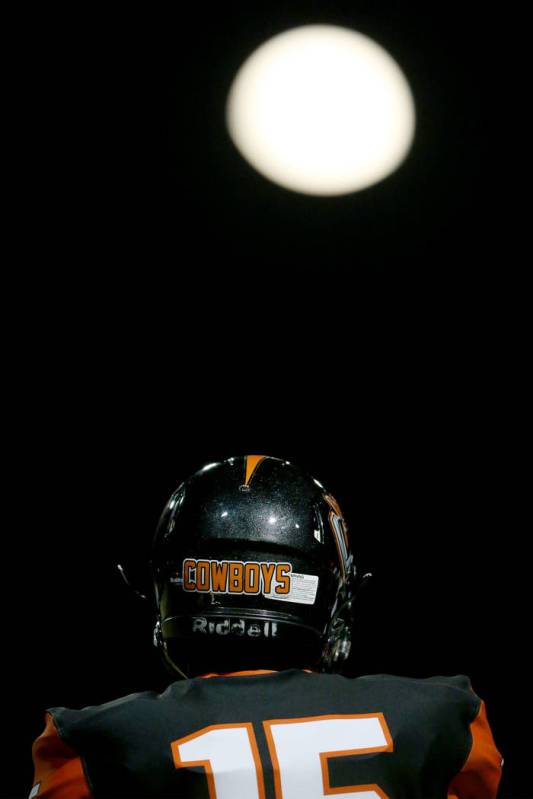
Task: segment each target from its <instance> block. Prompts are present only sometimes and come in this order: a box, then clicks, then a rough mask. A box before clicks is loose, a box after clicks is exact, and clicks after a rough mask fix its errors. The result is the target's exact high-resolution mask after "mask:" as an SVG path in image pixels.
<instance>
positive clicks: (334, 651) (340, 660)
mask: <svg viewBox="0 0 533 799" xmlns="http://www.w3.org/2000/svg"><path fill="white" fill-rule="evenodd" d="M371 577H372V573H371V572H367V573H366V574H364V575H363V577H362V578H361V581H360V583H359V585H358V586H357V587H356V588H355V590H354V593H353V595H351V596H349V598H348V599H347V600H346V601H345V602H344V603H343V604H342V605H341V606H340V607H339V608H338V609H337V610H336V611H335V613H334V614H333V616H332V617H331V621H330V622H329V625H328V630H327V633H326V635H327V640H326V645H325V648H324V654H323V656H322V660H321V663H320V666H321V670H322V671H325V672H329V673H334V672H339V671H341V670H342V668H343V666H344V664H345V663H346V660H347V659H348V656H349V654H350V650H351V648H352V628H353V623H354V620H355V612H354V607H355V602H356V599H358V598H359V597H360V595H361V590H362V589H363V587H364V586H366V585H368V582H369V580H370V578H371Z"/></svg>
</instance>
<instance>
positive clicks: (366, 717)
mask: <svg viewBox="0 0 533 799" xmlns="http://www.w3.org/2000/svg"><path fill="white" fill-rule="evenodd" d="M263 727H264V730H265V735H266V739H267V743H268V749H269V752H270V758H271V760H272V765H273V772H274V790H275V794H276V799H302V797H305V799H323V797H327V796H331V795H335V796H336V797H337V799H354V794H357V799H388V797H387V795H386V794H385V793H384V791H383V790H382V789H381V788H380V787H379V786H378V785H375V784H372V785H346V786H343V787H340V788H332V787H331V785H330V783H329V770H328V758H330V757H343V756H347V755H362V754H367V753H369V752H392V750H393V743H392V737H391V734H390V732H389V728H388V726H387V722H386V721H385V718H384V716H383V713H365V714H358V715H330V716H308V717H305V718H297V719H271V720H270V721H263ZM171 749H172V755H173V758H174V765H175V766H176V768H183V767H191V766H203V767H204V768H205V774H206V778H207V785H208V789H209V797H210V799H235V798H236V797H238V798H239V799H265V783H264V778H263V767H262V764H261V760H260V757H259V748H258V746H257V740H256V737H255V733H254V730H253V725H252V723H251V722H242V723H240V724H212V725H210V726H209V727H204V728H203V729H201V730H198V731H197V732H194V733H192V734H191V735H187V736H185V737H184V738H179V739H178V740H176V741H173V742H172V744H171Z"/></svg>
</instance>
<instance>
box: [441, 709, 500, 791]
mask: <svg viewBox="0 0 533 799" xmlns="http://www.w3.org/2000/svg"><path fill="white" fill-rule="evenodd" d="M470 732H471V734H472V747H471V749H470V754H469V755H468V758H467V760H466V763H465V764H464V766H463V768H462V769H461V771H460V772H459V774H457V775H456V776H455V777H454V778H453V780H452V782H451V784H450V786H449V788H448V799H496V794H497V793H498V786H499V784H500V780H501V776H502V762H503V761H502V756H501V755H500V753H499V752H498V750H497V749H496V744H495V743H494V738H493V737H492V732H491V729H490V727H489V723H488V721H487V712H486V709H485V703H484V702H483V701H481V705H480V707H479V712H478V714H477V716H476V718H475V719H474V721H473V722H472V723H471V725H470Z"/></svg>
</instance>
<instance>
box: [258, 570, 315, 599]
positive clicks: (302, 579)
mask: <svg viewBox="0 0 533 799" xmlns="http://www.w3.org/2000/svg"><path fill="white" fill-rule="evenodd" d="M317 590H318V575H316V574H297V573H296V572H293V573H292V574H291V589H290V591H289V593H288V594H286V595H285V596H283V595H279V596H273V595H272V594H265V596H267V597H268V598H269V599H280V600H282V601H283V602H297V603H298V604H299V605H314V603H315V599H316V592H317Z"/></svg>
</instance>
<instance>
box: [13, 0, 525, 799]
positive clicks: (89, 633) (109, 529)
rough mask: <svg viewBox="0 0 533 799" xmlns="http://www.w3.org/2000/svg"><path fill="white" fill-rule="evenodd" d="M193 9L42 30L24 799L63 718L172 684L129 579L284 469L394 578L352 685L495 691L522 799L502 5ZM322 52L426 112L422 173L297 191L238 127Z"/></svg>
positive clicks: (514, 349)
mask: <svg viewBox="0 0 533 799" xmlns="http://www.w3.org/2000/svg"><path fill="white" fill-rule="evenodd" d="M182 5H183V4H177V3H176V4H168V5H165V6H163V7H160V8H157V9H153V8H152V7H148V6H146V7H144V8H141V7H139V8H137V7H133V10H131V9H130V8H126V7H123V8H122V9H121V10H120V11H118V10H111V11H110V10H109V9H106V10H105V12H104V11H100V10H98V11H94V10H93V9H92V8H89V7H85V9H84V10H80V9H77V10H76V11H72V10H70V11H68V12H64V11H61V13H59V12H56V11H50V9H48V8H47V9H46V10H38V11H34V12H32V14H33V16H32V17H31V19H26V20H24V23H23V24H22V25H21V28H20V30H17V32H16V37H17V41H19V42H20V51H19V52H20V56H19V67H18V68H19V75H20V79H21V83H22V84H23V85H24V86H25V87H26V90H25V92H24V93H21V97H22V98H23V99H21V100H20V105H21V107H20V119H21V120H22V119H25V120H28V122H27V124H22V122H21V125H20V129H21V132H20V142H19V146H20V149H21V152H22V154H21V156H20V158H19V161H18V163H19V164H20V181H19V185H18V188H17V191H16V195H15V198H14V206H15V205H16V206H17V208H22V210H23V213H22V217H23V220H22V223H21V224H20V229H18V228H17V241H18V248H17V261H16V263H17V268H16V269H14V270H13V275H12V285H10V287H9V293H8V295H7V296H8V297H9V299H8V302H7V313H8V315H9V314H10V313H12V317H11V320H10V322H9V333H8V343H9V346H8V351H7V354H6V359H5V360H6V363H5V368H6V370H7V369H9V374H10V375H12V378H10V386H11V391H10V395H11V396H12V397H13V410H12V411H11V412H10V416H9V419H8V428H9V430H8V432H11V433H13V434H14V439H15V447H14V448H13V454H12V455H10V456H9V457H10V466H11V474H12V477H13V491H12V497H13V500H12V501H13V505H14V519H15V521H14V529H15V530H16V531H17V533H16V535H15V536H14V539H15V541H14V543H15V549H14V555H13V558H12V561H13V563H19V564H20V563H22V562H24V563H25V564H26V566H27V568H28V570H29V571H28V573H29V583H28V582H27V578H26V567H25V572H24V582H23V585H22V588H21V584H20V577H21V575H20V574H19V572H18V570H17V569H12V570H11V569H9V571H10V572H11V577H12V583H11V582H10V583H9V589H10V591H9V596H10V597H11V599H10V600H9V601H10V605H11V606H12V604H13V597H16V598H17V599H16V604H17V608H16V609H15V615H16V614H17V612H18V610H19V609H21V611H22V621H21V622H20V624H19V625H16V626H18V630H16V631H14V632H13V634H12V636H11V640H12V641H14V642H15V645H16V646H17V647H18V650H19V651H20V652H21V653H22V655H23V658H24V663H25V664H26V663H27V664H29V665H28V669H30V667H31V664H32V663H38V668H37V669H35V670H34V671H33V675H32V677H31V680H29V682H28V681H27V678H24V680H23V681H22V683H21V682H20V681H21V674H22V671H21V672H20V673H19V674H17V675H13V677H12V678H10V679H12V683H13V686H14V688H13V691H12V695H13V699H15V697H17V696H20V695H21V694H24V697H25V700H24V713H21V712H20V706H19V700H17V703H16V704H17V707H18V709H17V711H16V713H15V711H13V713H12V714H11V716H10V718H14V719H16V721H15V725H16V731H14V734H13V736H12V740H11V743H12V744H13V751H12V753H10V755H9V756H10V757H11V758H12V759H13V760H16V761H17V763H18V764H19V766H18V768H19V771H18V772H17V770H16V769H14V770H13V775H14V780H13V783H12V785H9V786H8V787H7V789H6V788H5V786H3V787H2V788H1V789H0V794H1V795H5V796H10V795H12V796H24V795H26V793H27V792H29V787H30V785H31V778H32V771H31V757H30V754H31V742H32V740H33V738H34V737H35V736H36V735H38V734H39V733H40V732H41V728H42V711H43V708H45V707H47V706H52V705H55V704H63V705H66V706H69V705H70V706H73V707H75V706H83V705H87V704H95V703H98V702H101V701H106V700H107V699H111V698H114V697H116V696H119V695H121V694H125V693H128V692H133V691H136V690H144V689H145V688H149V687H152V686H153V684H154V683H155V682H157V680H158V679H161V674H160V673H159V672H158V668H157V663H156V661H155V659H154V653H153V652H152V647H151V641H150V622H151V617H150V614H149V613H148V612H147V611H146V610H143V608H137V606H136V604H135V602H133V601H132V600H130V599H129V597H128V596H127V595H126V594H124V593H123V591H122V590H121V585H120V584H119V582H118V581H117V579H116V577H115V575H114V572H113V569H114V563H115V562H116V559H117V557H124V553H125V552H127V553H128V554H132V555H133V556H141V555H142V554H143V553H144V552H145V550H146V546H147V542H148V543H149V541H150V538H151V536H152V533H153V529H154V527H155V523H156V521H157V518H158V515H159V513H160V511H161V509H162V507H163V504H164V503H165V501H166V499H167V498H168V496H169V494H170V493H171V491H172V490H173V488H174V487H175V486H176V485H177V483H178V482H179V481H180V480H182V479H184V478H185V477H187V476H188V474H190V473H191V472H192V471H194V470H196V469H197V468H198V467H199V466H201V465H202V464H203V463H204V462H206V461H211V460H216V459H218V458H222V457H227V456H230V455H234V454H243V453H245V452H265V453H268V454H272V455H276V456H280V457H284V458H287V459H289V460H292V461H294V462H295V463H299V464H301V465H303V466H304V467H306V468H308V469H309V470H310V471H311V472H312V473H313V474H315V475H316V476H317V477H318V478H319V479H321V480H323V481H324V482H325V483H326V484H327V485H328V486H329V487H330V488H331V490H332V491H333V492H334V493H335V494H336V495H337V496H338V499H339V501H340V503H341V507H343V509H344V511H345V515H346V516H347V518H348V520H349V521H350V528H351V531H352V536H353V540H354V549H355V551H356V552H359V553H360V557H361V560H362V567H363V569H365V570H372V571H374V572H375V573H376V578H375V586H374V589H373V590H372V592H371V593H369V596H368V598H367V615H366V616H365V617H364V618H362V619H361V632H360V636H361V645H360V651H359V652H358V654H357V660H355V659H354V661H353V663H352V665H351V668H352V670H353V673H361V672H365V671H366V672H367V673H368V672H371V671H381V672H389V673H397V674H406V675H411V676H428V675H430V674H439V673H441V674H455V673H466V674H468V675H469V676H471V678H472V683H473V686H474V689H475V690H476V691H477V692H478V693H479V694H480V695H481V696H482V697H483V698H484V699H485V700H486V703H487V708H488V713H489V720H491V723H492V726H493V731H494V734H495V738H496V741H497V744H498V745H499V747H500V748H501V750H502V753H503V754H504V755H505V758H506V766H507V773H506V777H505V780H507V782H506V783H503V784H502V797H503V799H511V797H513V798H514V799H518V797H520V796H522V795H523V796H525V793H523V794H522V793H521V792H522V791H525V788H522V786H521V785H520V784H519V783H520V775H519V773H518V762H519V753H518V746H517V742H516V741H515V740H514V736H515V734H516V729H513V719H514V711H513V709H512V708H511V707H510V706H509V702H508V698H507V695H506V692H505V690H504V685H505V687H507V682H508V679H507V678H508V677H509V676H510V669H511V666H510V664H509V658H508V651H509V647H510V640H511V639H510V634H511V628H510V626H509V623H508V621H506V619H507V613H508V609H509V608H510V607H512V600H511V598H510V591H511V589H512V586H511V582H512V580H511V578H510V576H509V569H510V556H508V555H507V554H506V549H505V542H506V541H509V538H508V531H509V530H511V531H512V530H514V529H516V528H517V526H518V520H519V518H520V515H521V510H520V500H519V496H520V493H521V488H522V486H523V483H524V481H523V478H520V472H519V469H518V466H517V465H516V463H517V444H516V441H517V438H518V436H519V433H520V428H521V425H522V417H521V412H522V405H521V403H522V402H523V401H522V400H521V396H522V387H521V383H522V381H523V379H524V378H523V377H521V375H523V374H524V366H523V362H524V357H525V356H524V345H523V343H522V342H523V337H524V330H525V322H524V310H523V306H524V292H523V286H522V285H521V282H522V280H523V277H522V276H520V275H519V274H517V273H516V272H515V271H514V269H513V268H512V244H511V243H510V242H511V240H512V234H511V230H512V224H513V223H512V202H511V201H510V200H509V198H508V197H507V199H506V196H505V193H504V191H503V183H504V179H503V177H502V174H501V172H498V170H496V173H495V174H494V175H493V174H492V172H491V169H492V167H491V164H493V163H494V153H495V147H496V143H495V131H494V128H493V121H494V120H493V112H492V110H491V107H490V105H489V103H488V97H489V86H493V85H494V83H493V76H494V74H495V73H496V71H497V70H496V63H495V59H494V55H493V53H492V51H491V46H490V42H491V35H492V34H493V32H494V31H495V30H496V21H495V20H493V19H491V18H490V16H489V15H488V12H486V11H484V13H481V12H480V9H478V8H476V6H475V5H472V4H467V5H468V8H465V6H464V5H460V4H436V5H435V4H423V5H422V4H421V5H420V6H417V4H411V3H409V4H405V3H394V2H384V3H370V2H359V3H358V2H341V1H340V0H332V1H331V2H327V3H326V2H297V1H295V2H278V1H277V0H272V2H270V3H265V4H261V3H255V2H254V3H243V2H240V3H239V2H233V3H231V2H230V3H214V4H212V5H211V4H210V5H206V4H196V5H195V6H194V7H190V6H189V5H188V4H187V7H186V8H182ZM171 9H174V10H171ZM311 22H321V23H332V24H340V25H346V26H348V27H352V28H355V29H357V30H360V31H361V32H362V33H365V34H367V35H369V36H371V37H373V38H375V39H376V40H377V41H378V42H379V43H380V44H382V45H383V46H384V47H385V48H386V49H388V50H389V52H390V53H391V54H392V55H393V56H394V58H395V59H396V60H397V61H398V62H399V64H400V65H401V67H402V69H403V71H404V72H405V74H406V75H407V77H408V79H409V80H410V83H411V86H412V89H413V93H414V97H415V102H416V107H417V132H416V139H415V142H414V146H413V149H412V151H411V153H410V155H409V157H408V159H407V161H406V162H405V163H404V164H403V165H402V166H401V168H400V169H399V170H398V171H397V172H396V173H395V174H393V175H392V176H391V177H390V178H388V179H387V180H386V181H384V182H382V183H379V184H378V185H376V186H374V187H372V188H370V189H367V190H366V191H363V192H360V193H357V194H352V195H349V196H345V197H339V198H326V199H324V198H316V197H306V196H303V195H299V194H297V193H293V192H290V191H286V190H284V189H281V188H279V187H277V186H275V185H274V184H272V183H270V182H269V181H267V180H266V179H264V178H262V177H261V176H260V175H258V174H256V173H255V172H254V171H253V170H252V168H251V167H249V166H248V165H247V164H246V163H245V162H244V161H243V160H242V158H241V157H240V155H239V154H238V153H237V151H236V150H235V148H234V147H233V145H232V144H231V142H230V139H229V137H228V135H227V133H226V131H225V128H224V104H225V98H226V94H227V91H228V89H229V86H230V83H231V81H232V78H233V76H234V74H235V72H236V70H237V69H238V67H239V66H240V64H241V63H242V62H243V60H244V59H245V58H246V56H247V55H249V54H250V52H251V51H252V50H253V49H254V48H255V47H256V46H257V45H259V44H260V43H261V42H263V41H264V40H265V39H267V38H269V37H270V36H272V35H274V34H276V33H278V32H281V31H282V30H285V29H287V28H290V27H293V26H297V25H299V24H306V23H311ZM19 37H20V38H19ZM28 530H29V531H30V532H29V537H30V543H29V542H28ZM502 539H503V545H502ZM20 598H21V599H22V603H20V604H19V599H20ZM137 614H139V616H138V615H137ZM10 615H12V614H10ZM507 637H508V638H509V640H507ZM25 669H26V666H25ZM28 669H26V671H28ZM26 671H25V673H26ZM15 687H16V690H15ZM9 701H10V697H8V702H9ZM4 790H6V791H7V792H6V793H2V791H4Z"/></svg>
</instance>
